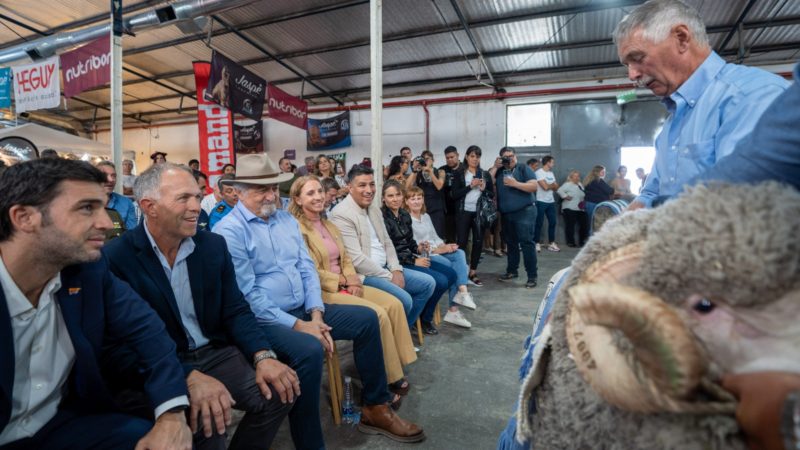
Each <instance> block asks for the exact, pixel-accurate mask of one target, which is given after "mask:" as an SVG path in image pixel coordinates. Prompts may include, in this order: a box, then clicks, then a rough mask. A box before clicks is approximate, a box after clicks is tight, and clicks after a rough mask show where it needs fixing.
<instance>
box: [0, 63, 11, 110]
mask: <svg viewBox="0 0 800 450" xmlns="http://www.w3.org/2000/svg"><path fill="white" fill-rule="evenodd" d="M10 107H11V69H9V68H8V67H3V68H0V108H10Z"/></svg>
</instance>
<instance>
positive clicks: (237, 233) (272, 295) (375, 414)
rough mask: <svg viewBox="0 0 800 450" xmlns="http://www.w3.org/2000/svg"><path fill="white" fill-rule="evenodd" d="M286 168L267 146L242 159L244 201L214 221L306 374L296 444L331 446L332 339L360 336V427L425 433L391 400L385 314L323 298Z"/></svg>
mask: <svg viewBox="0 0 800 450" xmlns="http://www.w3.org/2000/svg"><path fill="white" fill-rule="evenodd" d="M291 176H292V175H291V174H286V173H283V174H282V173H280V171H279V170H278V168H277V167H275V165H274V164H273V163H272V161H270V159H269V158H268V157H267V155H266V154H260V155H243V156H241V157H240V158H238V160H237V161H236V179H235V180H233V181H232V182H231V184H233V186H234V187H235V188H236V193H237V195H238V197H239V202H238V203H237V204H236V206H235V207H234V208H233V211H231V212H230V213H229V214H228V215H227V216H225V217H224V218H223V219H222V220H221V221H219V223H217V225H216V226H215V227H214V233H218V234H220V235H222V236H223V237H224V238H225V241H227V243H228V248H229V249H230V252H231V256H232V257H233V264H234V266H235V268H236V280H237V281H238V284H239V288H240V289H241V290H242V293H244V296H245V299H247V301H248V302H249V303H250V308H251V309H252V310H253V313H255V315H256V318H257V319H258V320H259V322H260V323H261V324H262V329H263V331H264V333H265V334H266V336H267V339H268V340H269V342H270V344H272V348H273V350H275V352H276V353H277V354H278V357H279V358H280V359H282V360H284V361H286V362H287V363H288V364H289V366H290V367H292V368H293V369H294V370H295V371H296V372H297V375H298V377H299V378H300V384H301V385H302V386H303V394H302V395H301V396H300V397H299V398H298V399H297V400H296V401H295V405H294V407H293V408H292V411H291V412H290V413H289V423H290V425H291V433H292V440H293V441H294V444H295V446H296V447H297V448H303V449H306V448H308V449H311V448H314V449H318V448H324V446H325V443H324V440H323V437H322V425H321V423H320V418H319V392H320V382H321V377H322V362H323V355H324V352H325V351H327V352H329V353H330V352H333V345H334V344H333V341H334V340H337V339H343V340H352V341H353V356H354V359H355V365H356V368H357V369H358V373H359V375H360V377H361V381H362V383H363V386H364V389H363V391H362V398H363V401H364V406H363V407H362V409H361V421H360V422H359V425H358V428H359V430H360V431H362V432H364V433H367V434H382V435H384V436H387V437H389V438H390V439H394V440H396V441H399V442H419V441H422V440H424V439H425V433H424V432H423V431H422V428H420V427H418V426H417V425H415V424H413V423H411V422H407V421H405V420H403V419H401V418H400V416H398V415H396V414H395V413H394V411H392V409H391V408H390V407H389V405H388V402H389V400H390V398H391V395H390V394H389V390H388V386H387V380H386V372H385V370H384V364H383V350H382V347H381V337H380V330H379V325H378V316H377V315H376V314H375V312H374V311H372V310H371V309H369V308H366V307H363V306H353V305H324V304H323V303H322V293H321V288H320V281H319V274H318V273H317V268H316V266H315V265H314V262H313V260H312V259H311V257H310V256H309V254H308V250H307V249H306V244H305V241H304V240H303V236H302V234H301V232H300V226H299V224H298V223H297V221H296V220H295V219H294V217H293V216H292V215H291V214H289V213H288V212H286V211H284V210H279V209H278V208H277V206H276V201H277V200H278V193H277V186H278V183H281V182H282V181H285V180H287V179H289V178H291Z"/></svg>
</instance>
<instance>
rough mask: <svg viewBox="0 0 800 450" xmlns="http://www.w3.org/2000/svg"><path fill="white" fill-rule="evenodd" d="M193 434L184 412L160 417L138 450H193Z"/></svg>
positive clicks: (139, 443)
mask: <svg viewBox="0 0 800 450" xmlns="http://www.w3.org/2000/svg"><path fill="white" fill-rule="evenodd" d="M191 448H192V432H191V431H190V430H189V427H188V426H187V425H186V417H185V416H184V414H183V412H172V413H171V412H167V413H164V414H162V415H161V416H159V418H158V420H156V423H155V425H153V428H152V429H151V430H150V432H149V433H147V434H146V435H144V437H143V438H142V439H140V440H139V442H138V443H137V444H136V450H191Z"/></svg>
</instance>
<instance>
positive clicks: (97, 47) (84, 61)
mask: <svg viewBox="0 0 800 450" xmlns="http://www.w3.org/2000/svg"><path fill="white" fill-rule="evenodd" d="M61 73H62V74H63V75H64V97H67V98H70V97H72V96H75V95H78V94H80V93H81V92H83V91H86V90H89V89H91V88H93V87H97V86H103V85H105V84H108V83H110V82H111V40H110V39H109V38H108V36H104V37H101V38H98V39H95V40H94V41H92V42H90V43H88V44H86V45H84V46H83V47H81V48H78V49H75V50H73V51H71V52H67V53H64V54H62V55H61Z"/></svg>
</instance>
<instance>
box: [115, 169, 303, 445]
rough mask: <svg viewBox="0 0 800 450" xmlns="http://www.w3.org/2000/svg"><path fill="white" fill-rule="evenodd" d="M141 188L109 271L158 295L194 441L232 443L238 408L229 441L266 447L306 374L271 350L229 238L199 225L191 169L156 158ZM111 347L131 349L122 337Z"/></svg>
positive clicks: (155, 302)
mask: <svg viewBox="0 0 800 450" xmlns="http://www.w3.org/2000/svg"><path fill="white" fill-rule="evenodd" d="M134 192H135V195H136V200H137V201H138V202H139V205H140V206H141V208H142V214H143V216H144V223H143V224H142V225H139V226H138V227H136V228H135V229H133V230H132V231H130V232H128V233H126V234H124V235H123V236H122V237H121V238H120V239H116V240H114V241H112V244H109V245H108V246H107V247H106V248H105V249H104V253H105V254H106V256H108V260H109V263H110V266H111V271H112V272H114V274H116V275H117V276H119V277H120V278H121V279H122V280H124V281H126V282H127V283H128V284H130V285H131V287H132V288H133V289H134V290H135V291H136V292H138V293H139V295H141V296H142V297H143V298H144V299H146V300H147V302H148V303H150V306H151V307H152V308H153V309H154V310H155V311H156V312H157V313H158V315H159V316H160V317H161V319H162V320H163V321H164V323H165V324H166V326H167V331H168V332H169V334H170V336H171V337H172V339H173V341H175V343H176V345H177V350H178V358H179V359H180V361H181V363H182V364H183V369H184V373H185V374H186V383H187V385H188V386H189V399H190V400H191V413H190V415H189V422H190V424H191V426H192V431H194V432H195V445H196V448H198V449H224V448H225V442H226V436H225V428H226V426H227V425H230V421H231V408H235V409H238V410H240V411H244V412H245V415H244V418H243V419H242V421H241V422H240V423H239V426H238V427H237V428H236V433H235V434H234V435H233V439H232V440H231V443H230V448H231V449H243V448H248V449H250V448H263V449H268V448H269V446H270V444H271V443H272V440H273V438H274V437H275V434H276V433H277V432H278V427H279V426H280V424H281V422H282V421H283V418H284V417H285V416H286V414H288V412H289V409H290V406H291V402H292V401H293V400H294V397H295V396H297V395H300V383H299V381H298V379H297V375H296V374H295V372H294V370H292V369H290V368H289V367H287V366H286V365H284V364H283V363H281V362H280V361H278V360H277V356H276V354H275V353H274V352H273V351H272V350H270V344H269V341H268V340H267V338H266V336H265V335H264V333H263V332H262V331H261V329H260V328H259V327H258V323H257V322H256V318H255V316H254V315H253V313H252V311H250V306H249V305H248V304H247V302H246V301H245V299H244V296H242V293H241V291H240V290H239V287H238V286H237V285H236V273H235V272H234V268H233V262H232V261H231V256H230V253H228V249H227V247H226V245H225V240H224V239H222V238H221V237H220V236H218V235H216V234H213V233H198V232H197V226H196V223H197V219H198V216H199V215H200V211H201V209H200V199H201V198H202V194H201V193H200V188H199V187H198V185H197V183H195V182H194V178H193V175H192V171H191V170H190V169H188V168H186V166H179V165H176V164H172V163H168V162H167V163H164V164H157V165H154V166H152V167H150V168H149V169H147V170H146V171H144V173H142V174H141V175H140V176H139V179H138V180H137V181H136V185H135V187H134ZM112 347H114V350H113V353H119V354H123V355H124V354H125V353H126V348H125V346H124V345H112ZM117 364H119V363H117ZM134 370H135V368H134ZM115 372H120V370H115ZM123 372H124V370H123ZM114 378H118V377H114ZM198 416H199V418H200V420H198Z"/></svg>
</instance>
